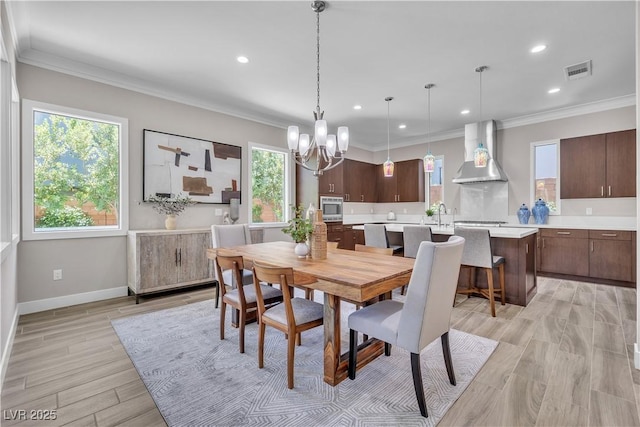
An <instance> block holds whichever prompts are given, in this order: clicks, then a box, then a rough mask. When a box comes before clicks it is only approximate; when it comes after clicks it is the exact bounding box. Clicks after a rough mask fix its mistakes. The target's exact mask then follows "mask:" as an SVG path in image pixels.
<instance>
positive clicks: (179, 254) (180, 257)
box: [178, 248, 182, 265]
mask: <svg viewBox="0 0 640 427" xmlns="http://www.w3.org/2000/svg"><path fill="white" fill-rule="evenodd" d="M178 265H182V248H180V249H178Z"/></svg>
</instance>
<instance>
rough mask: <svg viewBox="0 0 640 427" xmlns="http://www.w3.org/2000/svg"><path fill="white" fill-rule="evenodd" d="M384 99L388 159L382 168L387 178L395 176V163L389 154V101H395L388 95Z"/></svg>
mask: <svg viewBox="0 0 640 427" xmlns="http://www.w3.org/2000/svg"><path fill="white" fill-rule="evenodd" d="M384 100H385V101H387V161H386V162H384V164H383V165H382V170H383V171H384V176H385V178H390V177H392V176H393V168H394V165H393V162H392V161H391V156H390V155H389V103H390V102H391V101H393V96H388V97H386V98H385V99H384Z"/></svg>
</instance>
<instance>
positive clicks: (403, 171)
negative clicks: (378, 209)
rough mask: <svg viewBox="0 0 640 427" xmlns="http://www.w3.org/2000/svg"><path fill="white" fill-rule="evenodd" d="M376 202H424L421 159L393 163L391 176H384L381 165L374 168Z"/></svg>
mask: <svg viewBox="0 0 640 427" xmlns="http://www.w3.org/2000/svg"><path fill="white" fill-rule="evenodd" d="M376 175H377V181H378V202H386V203H393V202H424V166H423V162H422V159H417V160H405V161H402V162H396V163H395V171H394V173H393V176H392V177H389V178H387V177H385V176H384V173H383V170H382V165H378V166H377V168H376Z"/></svg>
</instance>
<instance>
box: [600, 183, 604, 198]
mask: <svg viewBox="0 0 640 427" xmlns="http://www.w3.org/2000/svg"><path fill="white" fill-rule="evenodd" d="M600 197H604V185H601V186H600Z"/></svg>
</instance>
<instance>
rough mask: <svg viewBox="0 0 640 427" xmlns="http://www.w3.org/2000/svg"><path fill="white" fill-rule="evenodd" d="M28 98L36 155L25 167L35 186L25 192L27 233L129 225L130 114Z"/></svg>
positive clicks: (32, 154) (31, 146)
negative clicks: (127, 160)
mask: <svg viewBox="0 0 640 427" xmlns="http://www.w3.org/2000/svg"><path fill="white" fill-rule="evenodd" d="M26 104H27V105H28V106H29V107H30V108H29V110H30V111H28V115H27V114H25V116H26V117H28V118H30V119H31V120H29V121H30V124H29V132H28V136H29V138H26V139H27V140H29V142H31V144H27V145H28V150H29V152H30V155H29V156H28V157H27V156H25V157H26V159H25V160H27V161H28V163H27V167H25V168H23V171H24V173H25V178H28V179H26V180H25V182H26V183H27V184H28V189H29V190H31V191H30V194H29V196H30V197H29V199H27V198H26V197H25V207H28V209H26V210H27V211H28V212H29V218H28V220H27V224H29V226H28V230H27V229H25V231H27V233H26V234H27V236H29V235H32V236H33V238H38V237H35V236H36V235H38V234H41V235H47V236H48V237H49V238H53V237H85V235H84V233H86V232H87V231H91V232H96V231H97V232H100V231H107V230H109V231H116V230H125V228H124V227H123V225H124V224H123V217H126V215H123V213H122V212H123V210H122V204H123V200H126V198H125V195H124V194H123V189H125V191H124V193H125V194H126V188H125V187H126V186H125V185H123V184H124V182H126V181H124V180H123V179H122V177H123V171H122V168H123V167H125V166H126V165H123V164H122V162H123V158H124V157H125V156H123V155H122V153H123V149H124V147H126V137H123V135H125V132H126V120H123V119H119V118H114V117H108V116H104V115H100V114H96V113H89V112H81V111H78V110H71V109H67V108H64V107H58V106H45V105H35V104H36V103H33V104H34V105H32V102H28V103H26ZM43 107H44V108H43ZM25 108H27V107H25ZM123 127H124V128H125V129H123ZM125 222H126V221H125ZM57 233H67V234H71V235H65V236H60V235H59V234H58V235H56V234H57ZM73 234H75V236H72V235H73Z"/></svg>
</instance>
